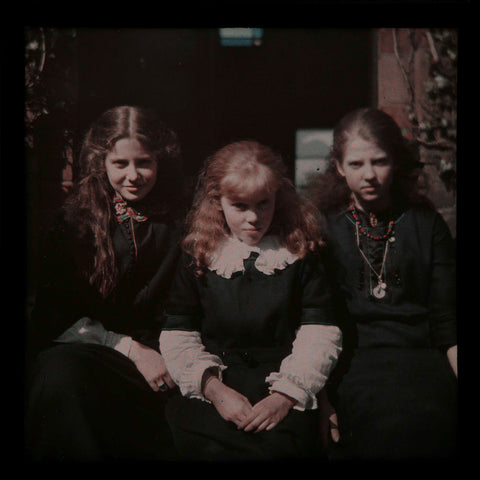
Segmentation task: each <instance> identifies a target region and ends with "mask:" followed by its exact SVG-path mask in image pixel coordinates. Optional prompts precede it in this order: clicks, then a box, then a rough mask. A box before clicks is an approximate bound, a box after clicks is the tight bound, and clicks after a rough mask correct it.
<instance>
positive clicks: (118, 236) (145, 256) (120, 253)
mask: <svg viewBox="0 0 480 480" xmlns="http://www.w3.org/2000/svg"><path fill="white" fill-rule="evenodd" d="M179 233H180V232H179V228H178V227H176V225H175V223H174V222H173V221H172V220H168V219H167V218H165V217H163V218H161V217H157V218H155V217H153V218H151V219H149V220H147V221H145V222H141V223H137V222H136V221H134V220H133V219H128V220H126V221H125V222H123V223H121V224H118V223H115V224H114V225H112V240H113V247H114V251H115V255H116V261H117V268H118V281H117V283H116V286H115V288H114V289H113V291H112V292H111V293H110V294H109V295H108V296H107V297H106V298H103V297H102V296H101V295H100V294H99V292H98V291H97V290H96V289H95V288H94V287H92V286H91V285H90V283H89V281H88V279H87V275H86V274H85V270H86V266H89V265H91V262H92V261H93V246H92V242H91V239H89V238H88V236H82V235H80V234H79V233H78V229H77V228H76V226H75V225H72V224H70V223H69V222H67V221H66V220H65V218H64V217H63V216H60V217H59V218H58V220H57V221H56V223H55V224H54V226H53V228H52V229H51V230H50V231H49V232H48V234H47V236H46V242H45V246H44V248H43V253H42V257H41V262H40V268H39V272H40V273H39V282H38V287H37V291H36V299H35V306H34V309H33V312H32V324H33V331H32V335H33V336H34V338H35V343H37V344H38V346H37V348H41V347H42V346H44V345H46V344H47V343H48V342H50V341H52V340H53V339H55V338H56V337H57V336H58V335H60V334H61V333H62V332H63V331H65V330H66V329H67V328H69V327H70V326H71V325H72V324H73V323H75V322H76V321H77V320H79V319H80V318H82V317H89V318H91V319H93V320H97V321H100V322H101V323H102V324H103V325H104V327H105V328H106V329H107V330H113V331H115V332H117V333H123V334H128V335H131V336H133V337H134V338H135V339H137V340H139V341H141V342H142V343H146V344H150V346H153V347H154V348H157V349H158V334H159V331H160V328H161V324H162V322H163V314H162V311H163V305H164V299H165V297H166V295H167V294H168V290H169V287H170V283H171V280H172V278H173V273H174V271H175V267H176V262H177V260H178V256H179V253H180V250H179V245H178V242H179Z"/></svg>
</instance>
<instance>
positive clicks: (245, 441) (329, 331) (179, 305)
mask: <svg viewBox="0 0 480 480" xmlns="http://www.w3.org/2000/svg"><path fill="white" fill-rule="evenodd" d="M166 317H167V319H166V323H165V325H164V327H163V330H162V334H161V337H160V347H161V350H162V353H163V355H164V358H165V361H166V363H167V367H168V369H169V372H170V374H171V375H172V377H173V378H174V380H175V381H176V382H177V384H178V385H179V388H180V392H181V396H178V397H172V398H171V399H170V400H169V403H168V405H167V420H168V422H169V424H170V426H171V428H172V431H173V434H174V437H175V442H176V445H177V448H178V449H179V450H180V452H181V453H182V454H183V455H184V456H185V457H186V458H193V459H197V460H216V461H223V460H244V459H247V460H250V459H256V460H260V459H261V460H273V459H278V458H283V459H288V458H304V457H308V456H311V455H312V449H314V448H315V447H316V444H315V441H316V434H317V428H318V421H317V420H316V415H317V413H318V410H317V409H316V407H317V397H316V396H317V394H318V392H319V391H320V389H321V388H323V386H324V385H325V382H326V379H327V377H328V375H329V373H330V371H331V369H332V368H333V366H334V365H335V362H336V359H337V357H338V354H339V351H340V350H341V334H340V331H339V328H338V327H337V326H336V325H335V322H334V319H333V317H332V315H331V292H330V288H329V283H328V278H327V277H326V276H325V273H324V267H323V264H322V261H321V259H320V257H319V256H317V255H316V254H313V253H312V254H308V255H307V256H305V257H304V258H298V257H297V256H296V255H293V254H292V253H290V252H289V251H288V250H287V249H286V248H285V247H283V246H282V245H281V244H280V243H279V241H278V239H277V238H276V237H275V236H266V237H264V238H263V239H262V240H261V241H260V242H259V243H258V244H257V245H256V246H253V247H251V246H248V245H246V244H245V243H242V242H240V241H238V240H237V239H235V238H233V237H228V238H226V239H225V241H224V242H223V243H222V244H221V245H220V246H219V248H218V249H217V251H216V252H215V254H214V255H213V257H212V259H211V263H210V265H209V268H208V270H206V272H205V273H204V274H202V275H197V274H196V273H195V268H194V266H193V259H192V258H191V257H190V256H189V255H188V254H186V253H184V254H183V256H182V258H181V261H180V263H179V267H178V270H177V275H176V279H175V281H174V284H173V287H172V290H171V295H170V298H169V301H168V303H167V308H166ZM207 370H209V371H211V372H215V374H216V375H218V376H219V378H221V380H222V381H223V383H225V384H226V385H228V386H229V387H231V388H233V389H235V390H237V391H238V392H240V393H241V394H243V395H245V396H246V397H247V398H248V399H249V401H250V403H251V404H252V405H254V404H255V403H257V402H258V401H260V400H261V399H263V398H265V397H266V396H268V395H269V394H270V392H272V391H278V392H281V393H284V394H286V395H288V396H290V397H292V398H294V399H295V400H296V401H297V403H296V406H295V407H294V408H293V409H292V410H290V412H289V414H288V415H287V417H286V418H285V419H284V420H283V421H282V422H280V423H279V424H278V425H277V426H276V427H275V428H273V429H272V430H270V431H263V432H261V433H257V434H255V433H253V432H245V431H243V430H238V429H237V427H236V426H235V425H234V423H233V422H227V421H225V420H224V419H223V418H222V417H221V416H220V414H219V413H218V412H217V410H216V409H215V407H214V406H213V404H211V403H210V402H209V401H208V400H207V399H206V398H204V396H203V393H202V379H203V375H204V373H205V372H206V371H207Z"/></svg>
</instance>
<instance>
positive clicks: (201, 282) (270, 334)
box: [164, 254, 333, 352]
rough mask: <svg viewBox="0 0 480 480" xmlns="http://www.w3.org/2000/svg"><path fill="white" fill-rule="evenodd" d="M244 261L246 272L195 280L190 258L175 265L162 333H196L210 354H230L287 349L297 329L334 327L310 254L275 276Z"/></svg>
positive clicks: (323, 284) (326, 291) (325, 284)
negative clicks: (222, 351) (320, 325)
mask: <svg viewBox="0 0 480 480" xmlns="http://www.w3.org/2000/svg"><path fill="white" fill-rule="evenodd" d="M254 260H255V259H254V258H253V257H252V255H251V257H250V259H247V260H245V261H244V263H245V270H244V271H243V272H236V273H234V274H233V275H232V277H231V278H224V277H222V276H219V275H217V274H216V273H215V272H212V271H209V270H207V272H206V273H205V274H204V275H202V276H200V277H198V276H196V275H195V274H194V272H193V269H192V268H191V266H190V264H191V257H189V256H188V255H186V254H184V255H183V257H182V260H181V262H180V264H179V269H178V272H177V276H176V280H175V283H174V286H173V288H172V294H171V296H170V299H169V303H168V305H167V309H166V312H167V321H166V324H165V327H164V328H165V329H171V330H175V329H180V330H196V331H200V332H201V334H202V340H203V342H204V344H205V345H207V346H208V348H207V350H208V351H210V352H213V351H216V350H228V349H249V348H272V349H277V348H278V349H283V350H285V349H291V345H292V341H293V340H294V338H295V330H296V329H297V328H298V327H299V326H300V325H301V324H308V323H315V324H327V325H329V324H332V322H333V318H332V315H331V303H330V302H331V295H330V290H329V286H328V282H327V278H326V277H325V272H324V268H323V266H322V264H321V263H320V261H319V259H318V258H317V257H315V256H313V255H308V256H307V257H306V258H304V259H301V260H297V261H295V262H294V263H293V264H291V265H288V266H287V267H286V268H285V269H283V270H276V272H275V274H273V275H266V274H264V273H262V272H260V271H258V270H257V269H256V268H255V267H254V266H253V262H254Z"/></svg>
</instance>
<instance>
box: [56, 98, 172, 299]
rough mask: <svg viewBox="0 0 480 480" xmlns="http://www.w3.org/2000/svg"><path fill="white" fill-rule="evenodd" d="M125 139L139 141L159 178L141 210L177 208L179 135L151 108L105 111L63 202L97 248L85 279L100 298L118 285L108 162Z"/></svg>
mask: <svg viewBox="0 0 480 480" xmlns="http://www.w3.org/2000/svg"><path fill="white" fill-rule="evenodd" d="M123 138H132V139H136V140H138V142H140V143H141V144H142V146H143V147H144V148H145V150H147V151H148V152H150V153H151V154H152V155H153V157H154V158H155V160H156V161H157V164H158V169H157V170H158V171H157V179H156V183H155V185H154V187H153V188H152V190H151V191H150V192H149V194H148V196H147V198H146V200H145V202H144V201H143V200H142V201H141V202H139V203H142V202H143V203H144V205H143V207H144V208H146V209H147V211H148V214H149V215H163V214H166V213H167V212H168V211H169V210H173V209H175V208H176V207H177V206H178V205H179V200H180V198H179V192H180V191H182V188H181V183H180V182H181V173H180V172H181V153H180V145H179V143H178V140H177V135H176V134H175V133H174V132H173V131H172V130H170V129H169V128H168V127H167V126H166V125H165V124H164V123H163V121H162V120H160V118H159V117H158V115H157V114H156V112H155V111H154V110H152V109H147V108H143V107H136V106H119V107H115V108H112V109H109V110H107V111H106V112H104V113H103V114H101V115H100V117H99V118H98V119H97V120H96V121H95V122H94V123H93V124H92V125H91V126H90V128H89V129H88V131H87V133H86V135H85V138H84V141H83V144H82V147H81V150H80V155H79V162H80V175H79V181H78V182H76V184H75V186H74V188H73V190H72V193H71V194H70V195H69V197H68V198H67V200H66V202H65V206H64V210H65V212H66V218H67V221H68V220H70V222H71V223H72V224H73V225H74V226H75V227H76V228H77V230H78V233H79V236H80V237H81V238H83V237H87V239H89V240H90V242H92V243H93V251H94V256H93V257H94V258H93V261H92V262H91V264H90V265H87V266H85V272H84V273H85V275H86V276H87V277H88V279H89V281H90V283H91V284H92V285H93V286H94V287H96V288H97V289H98V291H99V292H100V293H101V295H102V296H107V295H108V293H109V292H111V290H112V289H113V287H114V286H115V283H116V275H117V271H116V263H115V255H114V250H113V244H112V239H111V226H112V222H113V221H114V218H115V217H114V211H113V195H114V190H113V188H112V186H111V185H110V182H109V180H108V177H107V174H106V169H105V157H106V155H107V154H108V153H109V152H110V151H111V150H112V149H113V148H114V146H115V144H116V142H117V141H119V140H120V139H123Z"/></svg>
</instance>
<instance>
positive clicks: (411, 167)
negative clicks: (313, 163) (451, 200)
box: [305, 107, 430, 213]
mask: <svg viewBox="0 0 480 480" xmlns="http://www.w3.org/2000/svg"><path fill="white" fill-rule="evenodd" d="M357 136H359V137H361V138H362V139H364V140H366V141H370V142H373V143H375V144H376V145H377V146H378V147H379V148H381V149H382V150H384V151H385V152H386V153H387V154H388V155H389V156H390V157H391V158H392V159H393V165H394V177H393V181H392V186H391V194H392V199H393V202H394V203H395V204H396V205H398V206H408V205H415V204H430V203H429V201H428V200H427V198H426V196H425V191H426V189H427V182H426V178H425V177H424V175H423V173H422V170H421V163H420V162H419V161H418V159H417V155H416V154H415V152H414V151H413V149H412V147H411V146H410V145H409V143H408V141H407V140H406V139H405V137H403V135H402V132H401V130H400V127H399V126H398V125H397V123H396V122H395V121H394V120H393V118H392V117H390V115H388V114H387V113H385V112H383V111H382V110H379V109H376V108H370V107H367V108H359V109H356V110H353V111H352V112H350V113H348V114H347V115H345V116H344V117H343V118H342V119H341V120H340V121H339V122H338V124H337V125H336V127H335V129H334V131H333V145H332V148H331V151H330V155H329V165H328V167H327V169H326V171H325V172H324V173H322V174H320V175H315V176H314V177H312V178H311V179H310V181H309V184H308V186H307V188H306V190H305V195H306V197H307V198H309V199H310V200H311V201H312V202H313V203H314V204H315V206H316V207H317V208H319V209H320V210H321V211H322V212H324V213H332V212H338V211H341V210H342V209H344V208H346V207H347V206H348V204H349V203H350V201H351V192H350V189H349V187H348V185H347V182H346V181H345V178H344V177H342V176H341V175H340V174H339V173H338V171H337V167H336V164H337V163H338V164H340V165H341V164H342V163H343V156H344V153H345V148H346V145H347V143H348V142H349V140H350V139H352V138H354V137H357Z"/></svg>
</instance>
